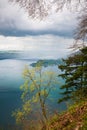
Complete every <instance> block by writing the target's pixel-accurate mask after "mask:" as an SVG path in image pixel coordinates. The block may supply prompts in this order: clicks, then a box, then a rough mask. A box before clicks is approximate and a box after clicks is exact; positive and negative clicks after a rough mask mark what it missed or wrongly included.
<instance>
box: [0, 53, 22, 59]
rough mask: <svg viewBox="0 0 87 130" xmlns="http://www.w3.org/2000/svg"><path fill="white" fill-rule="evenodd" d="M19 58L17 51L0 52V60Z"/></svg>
mask: <svg viewBox="0 0 87 130" xmlns="http://www.w3.org/2000/svg"><path fill="white" fill-rule="evenodd" d="M19 57H20V53H18V52H17V51H0V60H4V59H17V58H19Z"/></svg>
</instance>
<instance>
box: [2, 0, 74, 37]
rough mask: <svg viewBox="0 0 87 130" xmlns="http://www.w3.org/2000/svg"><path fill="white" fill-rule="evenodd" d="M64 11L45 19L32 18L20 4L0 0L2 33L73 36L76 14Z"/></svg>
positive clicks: (11, 34)
mask: <svg viewBox="0 0 87 130" xmlns="http://www.w3.org/2000/svg"><path fill="white" fill-rule="evenodd" d="M64 11H65V12H64ZM64 11H63V13H58V14H55V15H51V16H49V18H47V19H46V20H44V21H38V20H32V19H30V18H29V17H28V16H27V13H25V12H24V10H23V9H20V8H19V6H18V5H13V4H10V3H8V0H0V34H1V35H4V36H26V35H40V34H41V35H45V34H53V35H59V36H65V37H72V34H73V30H74V28H73V27H74V25H75V24H76V19H75V17H76V14H75V15H74V14H72V13H68V12H67V11H66V10H64Z"/></svg>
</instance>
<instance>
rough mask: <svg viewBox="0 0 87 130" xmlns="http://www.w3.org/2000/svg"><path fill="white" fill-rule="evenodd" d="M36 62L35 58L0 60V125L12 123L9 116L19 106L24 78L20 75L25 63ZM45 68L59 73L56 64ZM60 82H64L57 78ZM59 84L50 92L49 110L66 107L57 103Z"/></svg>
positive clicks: (58, 109) (12, 120)
mask: <svg viewBox="0 0 87 130" xmlns="http://www.w3.org/2000/svg"><path fill="white" fill-rule="evenodd" d="M34 62H36V61H35V60H34V61H33V60H16V59H4V60H0V126H7V125H9V124H14V123H15V119H14V118H13V117H12V116H11V115H12V111H14V110H15V109H16V108H19V107H20V106H21V103H22V102H21V100H20V95H21V91H20V86H21V85H22V84H23V82H24V80H23V77H22V72H23V69H24V68H25V65H28V66H29V65H30V64H31V63H34ZM46 69H51V70H52V69H53V70H54V71H56V72H58V73H60V71H59V70H58V67H57V66H51V67H48V68H46ZM59 81H60V83H62V82H64V81H63V80H61V79H59ZM59 91H60V90H59V86H58V85H57V90H56V91H55V92H54V91H53V92H51V98H52V100H50V101H49V102H48V105H49V108H50V109H51V111H60V110H64V109H66V106H65V104H64V103H62V104H58V103H57V101H58V98H60V97H61V95H60V94H59Z"/></svg>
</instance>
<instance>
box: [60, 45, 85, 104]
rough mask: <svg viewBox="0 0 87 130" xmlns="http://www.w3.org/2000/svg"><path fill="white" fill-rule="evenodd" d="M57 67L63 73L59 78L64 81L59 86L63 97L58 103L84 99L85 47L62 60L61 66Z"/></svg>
mask: <svg viewBox="0 0 87 130" xmlns="http://www.w3.org/2000/svg"><path fill="white" fill-rule="evenodd" d="M58 67H59V69H61V71H63V73H62V74H60V75H59V76H60V77H62V78H63V79H64V80H65V84H64V85H62V86H61V89H62V90H63V92H62V94H63V95H64V96H63V98H61V99H60V100H59V102H61V101H64V100H68V99H81V98H84V97H85V96H86V95H87V47H84V48H83V49H81V50H79V52H78V53H76V54H74V55H71V56H69V57H68V58H67V59H63V64H62V65H59V66H58Z"/></svg>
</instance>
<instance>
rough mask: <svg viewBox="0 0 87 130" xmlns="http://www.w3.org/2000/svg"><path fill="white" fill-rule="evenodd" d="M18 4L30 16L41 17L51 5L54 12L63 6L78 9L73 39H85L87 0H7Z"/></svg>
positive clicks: (44, 15) (47, 12)
mask: <svg viewBox="0 0 87 130" xmlns="http://www.w3.org/2000/svg"><path fill="white" fill-rule="evenodd" d="M9 1H11V2H15V3H17V4H19V5H20V7H22V8H24V9H25V11H26V12H28V14H29V16H31V17H32V18H40V19H43V18H44V17H46V16H47V15H49V13H50V11H51V10H52V8H53V7H55V12H58V11H59V10H62V9H63V8H64V7H65V6H66V7H67V8H68V9H69V10H72V9H73V8H74V10H75V11H79V18H80V19H79V25H78V28H77V31H76V35H75V40H76V41H78V40H79V39H81V40H82V39H83V40H86V41H87V0H9Z"/></svg>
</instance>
